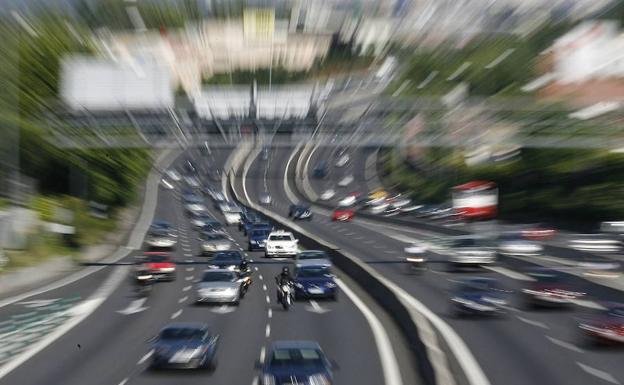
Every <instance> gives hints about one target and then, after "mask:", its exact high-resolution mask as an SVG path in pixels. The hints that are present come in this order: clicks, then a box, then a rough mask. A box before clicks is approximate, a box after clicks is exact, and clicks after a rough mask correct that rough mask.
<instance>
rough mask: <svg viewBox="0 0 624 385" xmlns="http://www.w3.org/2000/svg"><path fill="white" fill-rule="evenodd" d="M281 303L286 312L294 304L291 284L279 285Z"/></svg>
mask: <svg viewBox="0 0 624 385" xmlns="http://www.w3.org/2000/svg"><path fill="white" fill-rule="evenodd" d="M278 288H279V301H280V303H281V304H282V307H283V308H284V310H288V309H289V308H290V307H291V306H292V304H293V302H294V290H293V287H292V285H291V284H285V285H281V286H280V285H278Z"/></svg>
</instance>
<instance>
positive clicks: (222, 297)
mask: <svg viewBox="0 0 624 385" xmlns="http://www.w3.org/2000/svg"><path fill="white" fill-rule="evenodd" d="M241 284H242V279H241V278H240V276H239V275H238V273H237V272H235V271H232V270H227V269H210V270H206V271H204V274H203V275H202V278H201V279H200V281H199V283H198V284H197V294H196V299H195V302H197V303H231V304H234V305H238V304H239V302H240V299H241Z"/></svg>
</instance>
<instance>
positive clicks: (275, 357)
mask: <svg viewBox="0 0 624 385" xmlns="http://www.w3.org/2000/svg"><path fill="white" fill-rule="evenodd" d="M322 363H323V359H322V356H321V352H320V351H318V350H316V349H277V350H274V351H273V354H272V355H271V364H270V365H271V366H278V367H279V366H319V365H322Z"/></svg>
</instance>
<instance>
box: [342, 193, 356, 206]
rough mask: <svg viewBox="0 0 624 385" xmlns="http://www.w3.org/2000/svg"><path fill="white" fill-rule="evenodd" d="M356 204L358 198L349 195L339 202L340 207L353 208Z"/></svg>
mask: <svg viewBox="0 0 624 385" xmlns="http://www.w3.org/2000/svg"><path fill="white" fill-rule="evenodd" d="M356 202H357V196H354V195H347V196H346V197H344V198H342V199H341V200H340V202H338V204H339V205H340V206H351V205H354V204H355V203H356Z"/></svg>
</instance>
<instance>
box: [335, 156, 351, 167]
mask: <svg viewBox="0 0 624 385" xmlns="http://www.w3.org/2000/svg"><path fill="white" fill-rule="evenodd" d="M347 163H349V155H348V154H344V155H342V156H341V157H340V158H338V161H336V167H344V166H346V165H347Z"/></svg>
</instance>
